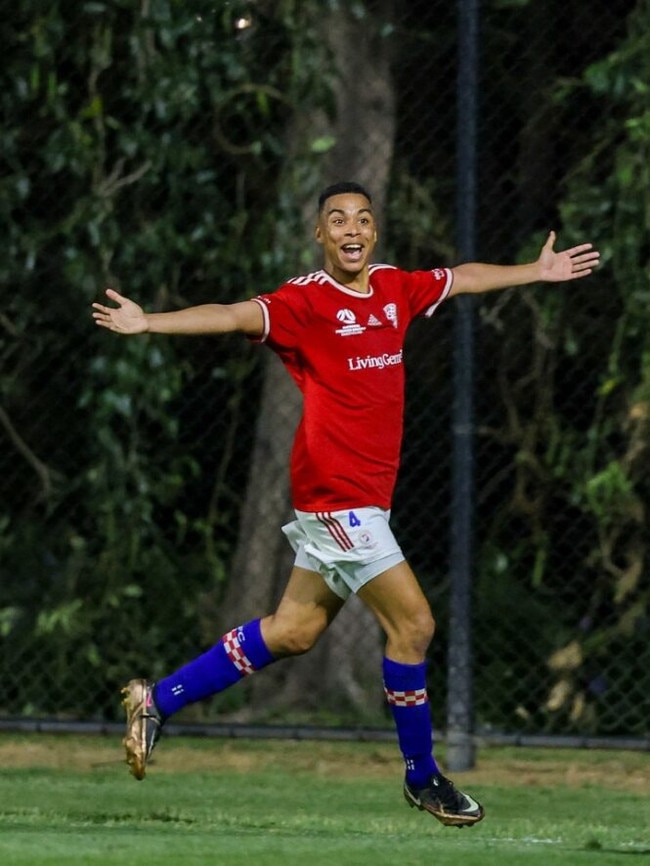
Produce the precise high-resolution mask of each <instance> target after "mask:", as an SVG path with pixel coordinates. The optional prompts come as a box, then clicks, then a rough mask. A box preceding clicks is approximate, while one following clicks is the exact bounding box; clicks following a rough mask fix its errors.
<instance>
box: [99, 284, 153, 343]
mask: <svg viewBox="0 0 650 866" xmlns="http://www.w3.org/2000/svg"><path fill="white" fill-rule="evenodd" d="M106 295H107V297H109V298H110V299H111V301H115V303H116V304H118V306H117V307H105V306H104V305H103V304H93V311H94V312H93V319H94V320H95V322H96V323H97V324H98V325H99V326H100V327H102V328H107V329H108V330H109V331H115V333H117V334H143V333H145V331H148V330H149V323H148V322H147V317H146V316H145V314H144V311H143V309H142V307H140V306H139V305H138V304H136V303H135V302H134V301H131V300H129V298H125V297H124V295H120V294H119V293H118V292H116V291H115V289H106Z"/></svg>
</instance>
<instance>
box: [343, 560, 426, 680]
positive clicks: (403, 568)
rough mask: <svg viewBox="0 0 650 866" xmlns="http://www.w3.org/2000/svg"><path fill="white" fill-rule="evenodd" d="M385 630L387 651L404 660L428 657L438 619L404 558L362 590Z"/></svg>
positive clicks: (401, 660) (364, 599) (361, 597)
mask: <svg viewBox="0 0 650 866" xmlns="http://www.w3.org/2000/svg"><path fill="white" fill-rule="evenodd" d="M358 594H359V598H360V599H361V600H362V601H363V603H364V604H365V605H366V606H367V607H369V608H370V610H371V611H372V612H373V614H374V615H375V617H376V618H377V621H378V622H379V624H380V626H381V627H382V629H383V630H384V632H385V634H386V655H387V656H388V658H390V659H393V661H397V662H403V663H404V664H419V663H421V662H423V661H424V659H425V657H426V651H427V647H428V646H429V644H430V643H431V638H432V637H433V632H434V629H435V621H434V619H433V615H432V613H431V608H430V606H429V602H428V601H427V599H426V597H425V595H424V593H423V592H422V589H421V587H420V584H419V583H418V580H417V578H416V577H415V575H414V574H413V571H412V570H411V567H410V566H409V564H408V563H407V562H405V561H403V562H400V563H398V564H397V565H394V566H392V567H391V568H388V569H387V570H386V571H384V572H382V573H381V574H379V575H377V577H374V578H373V579H372V580H370V581H369V582H368V583H367V584H366V585H365V586H363V587H362V588H361V589H360V590H359V593H358Z"/></svg>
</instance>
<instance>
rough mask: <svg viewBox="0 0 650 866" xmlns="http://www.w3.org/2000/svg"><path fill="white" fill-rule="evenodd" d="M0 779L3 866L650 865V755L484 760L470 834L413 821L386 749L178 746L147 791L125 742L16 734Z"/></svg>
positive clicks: (527, 755) (165, 747)
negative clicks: (125, 758)
mask: <svg viewBox="0 0 650 866" xmlns="http://www.w3.org/2000/svg"><path fill="white" fill-rule="evenodd" d="M442 756H443V758H444V752H442ZM0 767H2V769H1V770H0V863H2V864H7V866H36V864H38V866H40V864H43V866H45V864H47V866H53V864H66V866H69V864H72V866H77V864H79V866H80V864H84V866H99V864H101V866H116V864H133V866H135V864H138V866H141V864H142V866H149V864H161V866H194V864H211V866H221V864H232V863H233V862H234V861H235V862H237V863H238V864H255V866H293V864H296V866H297V864H303V863H306V864H307V866H325V864H327V866H366V864H367V866H371V864H372V866H388V864H391V866H393V864H396V866H411V864H413V866H415V864H429V863H430V864H435V866H478V864H481V866H492V864H494V866H515V864H544V866H574V864H575V866H578V864H584V866H587V864H589V866H609V864H619V866H631V864H632V863H636V862H638V863H639V864H641V863H642V862H648V863H650V755H648V754H646V753H641V754H639V753H633V752H602V751H586V750H581V751H569V750H553V751H550V750H542V749H538V750H530V749H526V750H524V749H503V748H499V749H496V748H494V749H484V750H482V751H481V752H480V753H479V756H478V764H477V768H476V769H475V770H472V771H470V772H467V773H463V774H461V775H457V776H456V778H455V781H456V782H457V783H458V784H459V787H465V788H467V790H469V791H471V793H472V794H473V795H474V796H476V797H478V799H480V800H481V801H482V802H483V803H484V805H485V808H486V818H485V820H484V821H483V822H482V823H481V824H479V825H477V826H476V827H473V828H471V829H465V830H457V829H455V828H445V827H442V826H441V825H440V824H438V822H437V821H435V820H434V819H432V818H431V817H430V816H428V815H425V814H423V813H420V812H418V811H417V810H415V809H409V808H408V807H407V806H406V804H405V803H404V801H403V800H402V795H401V790H400V788H401V776H402V768H401V762H400V760H399V758H398V757H397V755H396V751H395V749H394V748H393V747H392V746H391V745H390V744H383V743H381V744H372V743H358V744H357V743H322V742H304V741H302V742H294V741H287V742H285V741H277V740H273V741H259V740H257V741H250V742H241V741H230V740H211V741H206V740H189V739H177V738H172V737H170V738H168V739H167V740H165V741H164V742H163V743H162V744H161V745H160V746H159V749H158V750H157V752H156V761H155V762H154V763H153V764H152V766H151V768H150V770H149V772H148V775H147V778H146V779H145V780H144V781H143V782H136V781H135V780H134V779H132V778H131V777H130V776H129V775H128V773H127V770H126V767H125V765H124V764H123V763H122V753H121V748H120V746H119V741H118V738H115V739H112V738H96V739H95V738H91V737H71V736H60V735H59V736H47V735H28V736H22V737H20V736H15V735H8V734H5V735H1V736H0Z"/></svg>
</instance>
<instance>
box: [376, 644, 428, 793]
mask: <svg viewBox="0 0 650 866" xmlns="http://www.w3.org/2000/svg"><path fill="white" fill-rule="evenodd" d="M426 667H427V666H426V663H425V662H423V663H422V664H419V665H405V664H402V663H401V662H394V661H392V659H389V658H384V691H385V693H386V700H387V701H388V703H389V705H390V708H391V712H392V713H393V719H394V720H395V726H396V728H397V739H398V741H399V747H400V750H401V752H402V755H403V756H404V763H405V764H406V781H407V782H408V783H409V785H413V786H414V787H416V788H424V787H425V785H428V784H429V780H430V779H431V776H432V775H433V773H439V772H440V771H439V769H438V766H437V764H436V762H435V760H434V758H433V755H432V749H433V732H432V729H431V713H430V711H429V698H428V696H427V685H426Z"/></svg>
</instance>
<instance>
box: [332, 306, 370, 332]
mask: <svg viewBox="0 0 650 866" xmlns="http://www.w3.org/2000/svg"><path fill="white" fill-rule="evenodd" d="M336 318H337V320H338V321H339V322H340V323H341V325H342V327H340V328H337V329H336V333H337V334H341V336H342V337H349V336H351V335H353V334H363V332H364V331H365V330H366V329H365V327H364V326H363V325H360V324H359V323H358V322H357V317H356V316H355V315H354V313H353V312H352V310H348V309H346V308H344V309H341V310H339V311H338V313H337V314H336Z"/></svg>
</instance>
